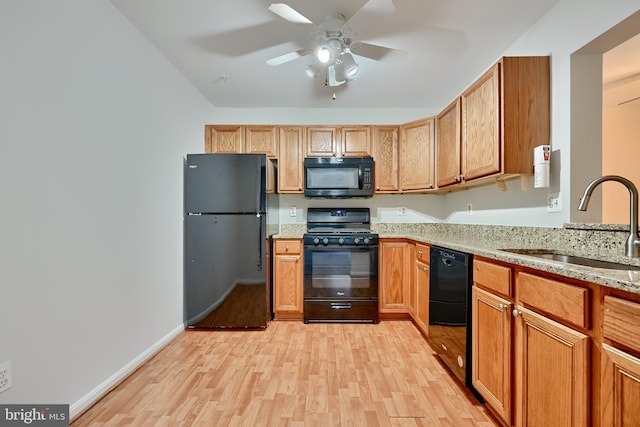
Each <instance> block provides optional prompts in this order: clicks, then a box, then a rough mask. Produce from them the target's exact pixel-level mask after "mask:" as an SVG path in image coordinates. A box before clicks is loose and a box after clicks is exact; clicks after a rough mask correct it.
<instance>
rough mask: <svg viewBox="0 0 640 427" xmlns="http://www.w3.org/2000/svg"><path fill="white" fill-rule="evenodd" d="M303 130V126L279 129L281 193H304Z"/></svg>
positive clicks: (279, 188) (279, 178)
mask: <svg viewBox="0 0 640 427" xmlns="http://www.w3.org/2000/svg"><path fill="white" fill-rule="evenodd" d="M303 131H304V129H303V128H302V127H301V126H283V127H281V128H280V129H279V138H278V139H279V141H278V142H279V145H280V154H279V158H278V192H279V193H299V194H302V193H303V190H302V184H303V180H304V168H303V164H304V150H303V133H304V132H303Z"/></svg>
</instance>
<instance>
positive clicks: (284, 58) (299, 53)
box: [266, 49, 311, 66]
mask: <svg viewBox="0 0 640 427" xmlns="http://www.w3.org/2000/svg"><path fill="white" fill-rule="evenodd" d="M310 53H311V49H299V50H296V51H293V52H289V53H285V54H284V55H280V56H276V57H275V58H271V59H267V61H266V62H267V65H272V66H276V65H280V64H284V63H285V62H290V61H293V60H295V59H298V58H302V57H303V56H306V55H308V54H310Z"/></svg>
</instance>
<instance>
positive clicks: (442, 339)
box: [429, 246, 477, 395]
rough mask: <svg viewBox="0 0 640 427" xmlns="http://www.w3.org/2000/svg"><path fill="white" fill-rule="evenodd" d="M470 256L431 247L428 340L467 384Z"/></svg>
mask: <svg viewBox="0 0 640 427" xmlns="http://www.w3.org/2000/svg"><path fill="white" fill-rule="evenodd" d="M471 262H472V255H471V254H466V253H463V252H458V251H454V250H451V249H446V248H441V247H438V246H431V252H430V273H429V343H430V344H431V346H432V347H433V349H434V350H435V351H436V353H438V356H440V358H441V359H442V361H443V362H444V363H445V364H446V365H447V366H448V367H449V369H450V370H451V371H452V372H453V374H454V375H455V376H456V377H458V379H459V380H460V381H461V382H462V383H463V384H464V385H465V386H467V387H468V388H469V389H471V390H472V391H474V394H476V395H477V393H475V390H474V389H473V387H472V384H471V306H470V305H469V301H470V298H471V283H472V279H471V274H472V270H471Z"/></svg>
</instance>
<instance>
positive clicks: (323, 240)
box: [322, 237, 329, 246]
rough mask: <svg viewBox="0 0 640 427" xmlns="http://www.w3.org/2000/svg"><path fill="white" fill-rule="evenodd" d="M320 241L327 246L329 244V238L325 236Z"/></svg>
mask: <svg viewBox="0 0 640 427" xmlns="http://www.w3.org/2000/svg"><path fill="white" fill-rule="evenodd" d="M322 243H324V245H325V246H327V245H328V244H329V239H328V238H326V237H325V238H324V239H322Z"/></svg>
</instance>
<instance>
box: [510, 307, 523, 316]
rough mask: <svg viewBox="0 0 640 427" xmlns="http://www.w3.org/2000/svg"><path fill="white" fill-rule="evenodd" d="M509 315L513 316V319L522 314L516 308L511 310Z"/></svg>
mask: <svg viewBox="0 0 640 427" xmlns="http://www.w3.org/2000/svg"><path fill="white" fill-rule="evenodd" d="M511 314H513V317H518V316H520V315H522V312H521V311H520V310H518V309H516V308H514V309H513V311H512V312H511Z"/></svg>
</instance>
